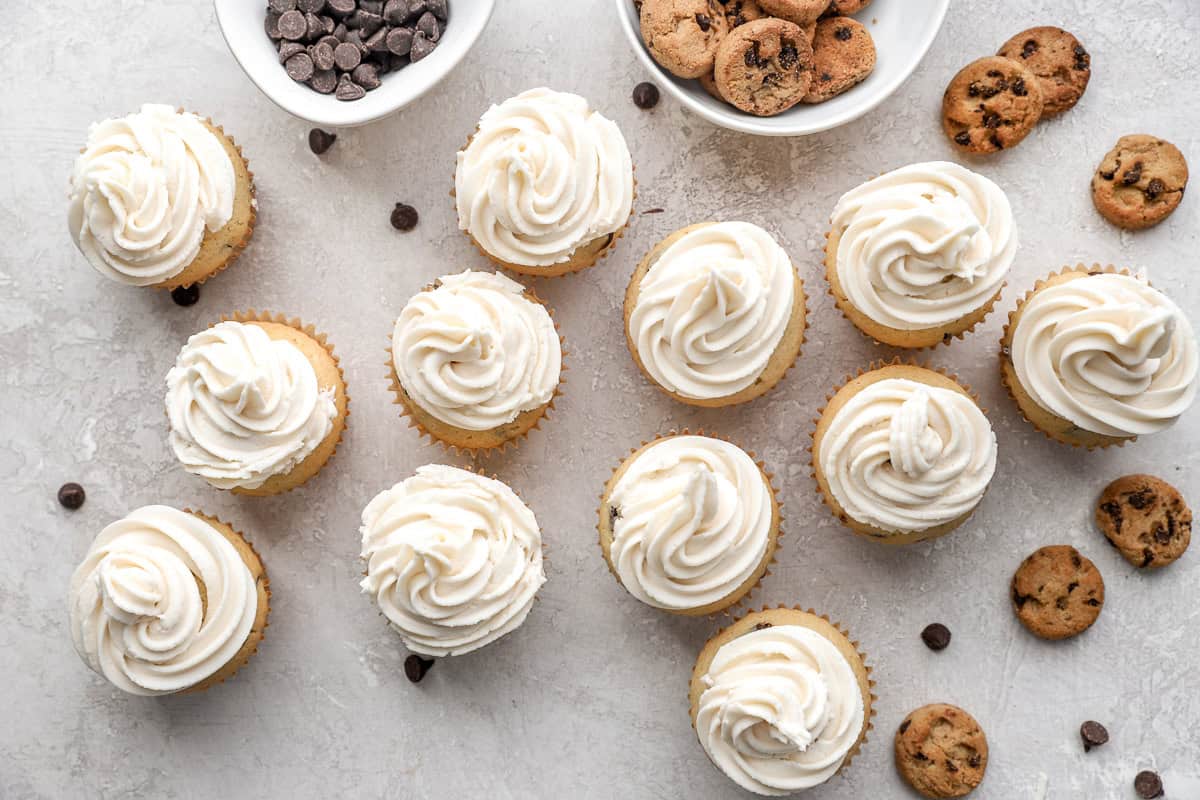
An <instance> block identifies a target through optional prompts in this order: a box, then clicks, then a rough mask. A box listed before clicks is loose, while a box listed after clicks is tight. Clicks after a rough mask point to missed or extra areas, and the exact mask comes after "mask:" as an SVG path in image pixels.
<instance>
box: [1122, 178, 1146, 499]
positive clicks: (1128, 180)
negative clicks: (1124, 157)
mask: <svg viewBox="0 0 1200 800" xmlns="http://www.w3.org/2000/svg"><path fill="white" fill-rule="evenodd" d="M1141 179H1142V162H1140V161H1136V162H1134V164H1133V166H1132V167H1130V168H1129V169H1127V170H1125V174H1124V175H1122V176H1121V185H1122V186H1133V185H1134V184H1135V183H1137V182H1138V181H1140V180H1141ZM1130 505H1132V498H1130ZM1133 507H1134V508H1141V506H1133Z"/></svg>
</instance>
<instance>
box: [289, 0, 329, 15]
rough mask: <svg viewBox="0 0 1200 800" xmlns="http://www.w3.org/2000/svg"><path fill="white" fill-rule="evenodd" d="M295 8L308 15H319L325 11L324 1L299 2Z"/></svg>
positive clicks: (302, 0) (306, 0)
mask: <svg viewBox="0 0 1200 800" xmlns="http://www.w3.org/2000/svg"><path fill="white" fill-rule="evenodd" d="M296 8H298V9H300V10H301V11H304V12H306V13H309V14H320V13H321V12H322V11H324V10H325V0H299V2H298V3H296Z"/></svg>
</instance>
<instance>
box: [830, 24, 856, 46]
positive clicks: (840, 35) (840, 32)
mask: <svg viewBox="0 0 1200 800" xmlns="http://www.w3.org/2000/svg"><path fill="white" fill-rule="evenodd" d="M853 35H854V31H852V30H850V28H848V27H847V28H838V29H837V30H836V31H834V32H833V38H835V39H837V40H838V41H839V42H848V41H850V37H851V36H853Z"/></svg>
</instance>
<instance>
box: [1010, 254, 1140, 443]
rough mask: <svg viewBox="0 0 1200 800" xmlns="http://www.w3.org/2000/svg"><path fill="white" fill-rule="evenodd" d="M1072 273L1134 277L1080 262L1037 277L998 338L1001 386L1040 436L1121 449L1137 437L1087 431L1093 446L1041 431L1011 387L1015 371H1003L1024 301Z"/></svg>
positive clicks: (1066, 421)
mask: <svg viewBox="0 0 1200 800" xmlns="http://www.w3.org/2000/svg"><path fill="white" fill-rule="evenodd" d="M1075 272H1084V273H1087V274H1088V275H1102V274H1114V275H1129V276H1130V277H1132V276H1133V273H1132V272H1130V271H1129V270H1128V269H1126V268H1124V267H1120V268H1118V267H1115V266H1113V265H1112V264H1105V265H1101V264H1099V263H1096V264H1092V266H1090V267H1089V266H1087V265H1086V264H1083V263H1079V264H1076V265H1075V266H1074V267H1063V268H1062V269H1060V270H1058V271H1056V272H1051V273H1050V274H1049V275H1047V276H1046V277H1045V278H1040V279H1039V280H1037V281H1036V282H1035V283H1034V284H1033V288H1032V289H1030V290H1029V291H1027V292H1026V293H1025V295H1024V296H1023V297H1021V298H1019V299H1018V300H1017V305H1016V306H1015V307H1014V308H1013V310H1012V311H1010V312H1008V320H1007V321H1006V322H1005V323H1004V333H1003V335H1002V336H1001V337H1000V350H999V356H1000V357H999V359H998V362H999V366H1000V383H1001V384H1003V385H1004V390H1005V391H1006V392H1008V396H1009V397H1010V398H1012V401H1013V405H1015V406H1016V407H1017V411H1019V412H1020V413H1021V417H1022V418H1023V419H1024V420H1025V421H1026V422H1028V423H1029V424H1030V425H1031V426H1033V429H1034V430H1036V431H1038V432H1039V433H1041V434H1042V435H1043V436H1045V437H1046V438H1047V439H1049V440H1050V441H1052V442H1058V443H1059V444H1065V445H1070V446H1071V447H1082V448H1085V449H1087V450H1096V449H1100V450H1103V449H1105V448H1108V447H1114V446H1115V447H1124V446H1125V443H1126V442H1136V441H1137V437H1136V436H1130V437H1127V438H1123V439H1122V438H1117V437H1112V436H1104V435H1103V434H1098V433H1094V434H1093V433H1091V431H1086V432H1087V433H1089V434H1091V435H1093V436H1095V437H1097V441H1096V443H1095V444H1086V443H1084V442H1079V441H1076V440H1074V439H1068V438H1066V437H1065V436H1062V435H1061V434H1058V433H1055V432H1052V431H1048V430H1046V429H1044V428H1042V427H1041V426H1039V425H1038V424H1037V423H1036V422H1034V421H1033V420H1032V419H1030V418H1029V415H1028V414H1027V413H1026V412H1025V406H1024V405H1023V404H1022V403H1021V401H1020V400H1019V399H1018V398H1017V393H1016V389H1015V388H1014V386H1013V385H1012V382H1015V381H1016V380H1017V378H1016V373H1015V372H1014V373H1013V374H1012V375H1011V377H1010V375H1009V371H1008V370H1007V369H1006V368H1005V367H1006V366H1007V365H1009V364H1011V363H1012V360H1011V358H1010V357H1009V356H1010V352H1011V346H1012V334H1013V332H1014V329H1015V328H1016V318H1017V315H1018V314H1019V313H1020V311H1021V309H1022V307H1024V305H1025V304H1026V303H1027V302H1029V299H1030V298H1031V297H1033V296H1034V294H1036V293H1037V292H1038V291H1040V290H1041V289H1044V288H1046V286H1047V285H1049V282H1050V281H1052V280H1054V279H1055V278H1057V277H1059V276H1061V275H1068V274H1071V273H1075ZM1029 402H1030V403H1034V400H1033V398H1032V397H1031V398H1029ZM1034 404H1035V405H1036V403H1034ZM1038 408H1039V409H1041V410H1042V411H1044V412H1045V413H1046V414H1047V415H1048V416H1050V417H1052V418H1054V419H1057V420H1062V422H1063V424H1064V425H1069V426H1071V427H1077V426H1076V425H1075V424H1074V423H1072V422H1071V421H1070V420H1068V419H1064V418H1062V417H1060V416H1058V415H1057V414H1055V413H1053V412H1052V411H1050V410H1048V409H1045V408H1041V406H1038ZM1079 430H1084V429H1083V428H1080V429H1079Z"/></svg>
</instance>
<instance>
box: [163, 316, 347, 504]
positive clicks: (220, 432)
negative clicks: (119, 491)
mask: <svg viewBox="0 0 1200 800" xmlns="http://www.w3.org/2000/svg"><path fill="white" fill-rule="evenodd" d="M166 406H167V417H168V419H169V420H170V423H171V435H170V436H171V449H172V450H174V451H175V457H176V458H178V459H179V463H181V464H182V465H183V467H184V469H186V470H187V471H188V472H191V473H193V474H195V475H199V476H200V477H202V478H204V479H205V480H206V481H208V482H209V483H211V484H212V485H213V486H216V487H218V488H220V489H234V488H243V489H254V488H257V487H259V486H262V484H263V483H265V482H266V481H267V479H269V478H270V477H271V476H273V475H282V474H285V473H287V472H289V471H291V469H292V468H293V467H295V466H296V465H297V464H299V463H300V462H301V461H303V460H304V459H305V458H307V457H308V455H309V453H311V452H312V451H313V450H315V449H316V448H317V445H319V444H320V443H321V441H322V440H323V439H324V438H325V437H326V436H327V435H328V434H329V431H330V430H331V429H332V427H333V418H334V417H335V416H336V415H337V406H336V404H335V403H334V390H333V389H332V388H322V387H321V386H319V385H318V382H317V373H316V371H315V370H314V369H313V366H312V364H311V363H309V361H308V359H307V358H305V356H304V354H303V353H302V352H300V349H299V348H298V347H296V346H295V345H293V344H292V343H291V342H286V341H281V340H276V339H272V338H271V337H270V336H269V335H268V334H267V332H266V331H265V330H264V329H263V328H261V327H259V326H258V325H251V324H243V323H240V322H222V323H219V324H217V325H214V326H213V327H211V328H209V329H208V330H205V331H201V332H200V333H197V334H195V335H194V336H192V337H191V338H190V339H188V341H187V344H186V345H184V347H183V349H182V350H180V351H179V356H178V357H177V358H176V359H175V366H174V367H172V368H171V371H170V372H168V373H167V398H166Z"/></svg>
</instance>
